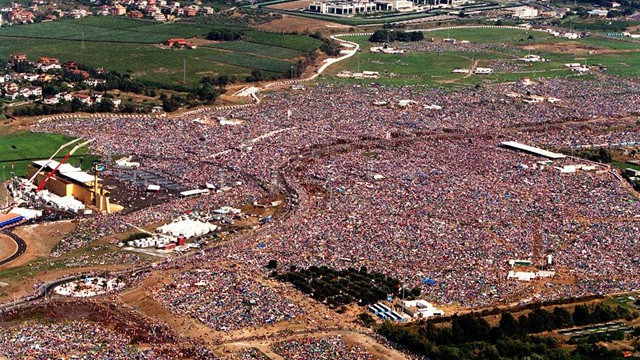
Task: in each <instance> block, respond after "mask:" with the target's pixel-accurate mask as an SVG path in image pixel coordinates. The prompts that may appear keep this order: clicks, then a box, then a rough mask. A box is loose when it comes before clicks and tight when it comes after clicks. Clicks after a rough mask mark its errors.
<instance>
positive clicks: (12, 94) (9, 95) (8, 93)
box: [4, 90, 20, 101]
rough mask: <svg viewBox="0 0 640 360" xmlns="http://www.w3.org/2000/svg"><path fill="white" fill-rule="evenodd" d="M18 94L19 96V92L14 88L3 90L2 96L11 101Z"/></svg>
mask: <svg viewBox="0 0 640 360" xmlns="http://www.w3.org/2000/svg"><path fill="white" fill-rule="evenodd" d="M19 96H20V93H19V92H17V91H15V90H8V91H5V93H4V98H5V99H7V100H11V101H13V100H15V99H17V98H18V97H19Z"/></svg>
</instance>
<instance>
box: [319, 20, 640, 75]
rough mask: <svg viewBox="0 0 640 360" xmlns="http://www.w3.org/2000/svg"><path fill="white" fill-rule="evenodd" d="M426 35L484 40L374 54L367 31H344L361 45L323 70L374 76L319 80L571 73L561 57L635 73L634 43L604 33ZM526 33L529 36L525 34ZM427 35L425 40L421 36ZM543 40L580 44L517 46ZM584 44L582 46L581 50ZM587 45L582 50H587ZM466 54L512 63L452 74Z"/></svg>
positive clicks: (482, 61)
mask: <svg viewBox="0 0 640 360" xmlns="http://www.w3.org/2000/svg"><path fill="white" fill-rule="evenodd" d="M424 35H425V38H426V39H430V38H434V39H435V40H436V41H440V40H442V39H443V38H455V39H457V40H469V41H471V42H472V43H474V44H488V46H483V48H482V49H478V50H476V51H466V52H462V51H442V52H426V51H409V52H407V53H406V54H404V55H386V54H374V53H371V52H370V51H369V48H370V47H371V46H377V45H375V44H373V43H370V42H369V41H368V40H367V39H368V36H349V37H345V38H344V39H345V40H349V41H354V42H357V43H359V44H360V45H361V51H360V52H359V53H358V54H356V55H355V56H353V57H351V58H349V59H348V60H346V61H344V62H342V63H340V64H338V65H336V66H335V67H333V68H331V69H330V71H329V72H328V75H332V74H336V73H337V72H339V71H342V70H349V71H355V70H357V69H358V68H359V69H360V71H365V70H367V71H377V72H379V73H380V79H378V80H370V79H369V80H354V79H340V78H336V77H332V76H329V77H325V81H330V82H333V81H338V82H350V83H360V84H364V83H371V82H376V83H380V84H388V85H426V86H437V87H450V86H458V85H462V86H473V85H477V84H481V83H487V82H490V83H503V82H513V81H518V80H519V79H522V78H524V77H529V78H532V79H534V80H535V79H538V78H545V77H576V75H575V74H574V73H572V72H571V71H570V70H569V69H568V68H566V67H565V66H564V63H567V62H583V61H584V60H585V57H586V60H587V63H588V64H589V65H603V66H605V67H607V73H609V74H614V75H621V76H639V77H640V44H639V43H635V42H631V41H623V40H619V39H612V38H606V37H589V38H584V39H578V40H567V39H561V38H557V37H552V36H550V35H548V34H546V33H543V32H537V31H530V32H528V31H525V30H518V29H496V28H488V29H479V28H474V29H451V30H438V31H431V32H425V33H424ZM529 35H531V36H532V37H533V39H529ZM425 41H427V40H425ZM540 44H549V45H554V44H555V45H557V44H562V46H571V47H581V48H582V49H583V50H582V51H581V52H579V53H575V54H574V53H567V52H565V53H558V52H554V51H555V50H553V48H546V49H543V50H538V51H527V50H525V49H523V47H524V46H526V45H540ZM585 49H586V50H585ZM596 49H597V50H601V49H607V50H612V52H611V53H603V54H592V53H591V50H596ZM587 50H588V51H587ZM527 54H537V55H540V56H541V57H543V58H546V59H549V60H550V61H549V62H539V63H530V64H525V63H522V62H516V61H515V59H516V58H518V57H522V56H525V55H527ZM472 59H473V60H475V61H477V66H479V67H492V68H493V67H494V65H495V64H496V62H501V63H503V64H507V65H509V64H512V65H513V66H514V68H510V69H505V70H502V69H500V68H497V69H496V70H495V72H494V73H493V74H491V75H471V76H466V75H463V74H453V73H452V70H453V69H454V68H470V67H471V63H472Z"/></svg>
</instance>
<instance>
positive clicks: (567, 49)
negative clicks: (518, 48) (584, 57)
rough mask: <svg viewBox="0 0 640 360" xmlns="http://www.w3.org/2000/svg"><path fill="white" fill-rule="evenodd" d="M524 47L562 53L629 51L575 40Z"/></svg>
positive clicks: (613, 52)
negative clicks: (578, 42)
mask: <svg viewBox="0 0 640 360" xmlns="http://www.w3.org/2000/svg"><path fill="white" fill-rule="evenodd" d="M522 48H523V49H524V50H535V51H547V52H552V53H561V54H619V53H625V52H627V51H626V50H613V49H606V48H600V47H596V46H589V45H583V44H577V43H573V42H560V43H553V44H529V45H523V46H522Z"/></svg>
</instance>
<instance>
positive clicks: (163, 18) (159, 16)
mask: <svg viewBox="0 0 640 360" xmlns="http://www.w3.org/2000/svg"><path fill="white" fill-rule="evenodd" d="M153 20H155V21H160V22H165V21H167V17H166V16H164V14H162V13H159V14H155V15H153Z"/></svg>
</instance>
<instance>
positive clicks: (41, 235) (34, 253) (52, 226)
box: [0, 220, 76, 269]
mask: <svg viewBox="0 0 640 360" xmlns="http://www.w3.org/2000/svg"><path fill="white" fill-rule="evenodd" d="M75 227H76V224H75V223H74V222H72V221H68V220H66V221H58V222H52V223H47V224H37V225H26V226H21V227H19V228H16V229H15V230H14V231H13V232H14V234H16V235H18V236H19V237H20V238H22V239H23V240H24V242H25V243H26V244H27V251H26V252H25V253H24V254H23V255H22V256H20V257H19V258H17V259H16V260H15V261H12V262H10V263H9V264H6V265H4V266H0V269H8V268H12V267H16V266H20V265H24V264H26V263H28V262H29V261H31V260H33V259H35V258H37V257H46V256H49V253H50V252H51V250H52V249H53V248H54V247H55V246H56V244H58V242H59V241H60V240H62V238H63V237H64V236H65V235H66V234H67V233H69V232H70V231H72V230H73V229H74V228H75Z"/></svg>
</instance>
